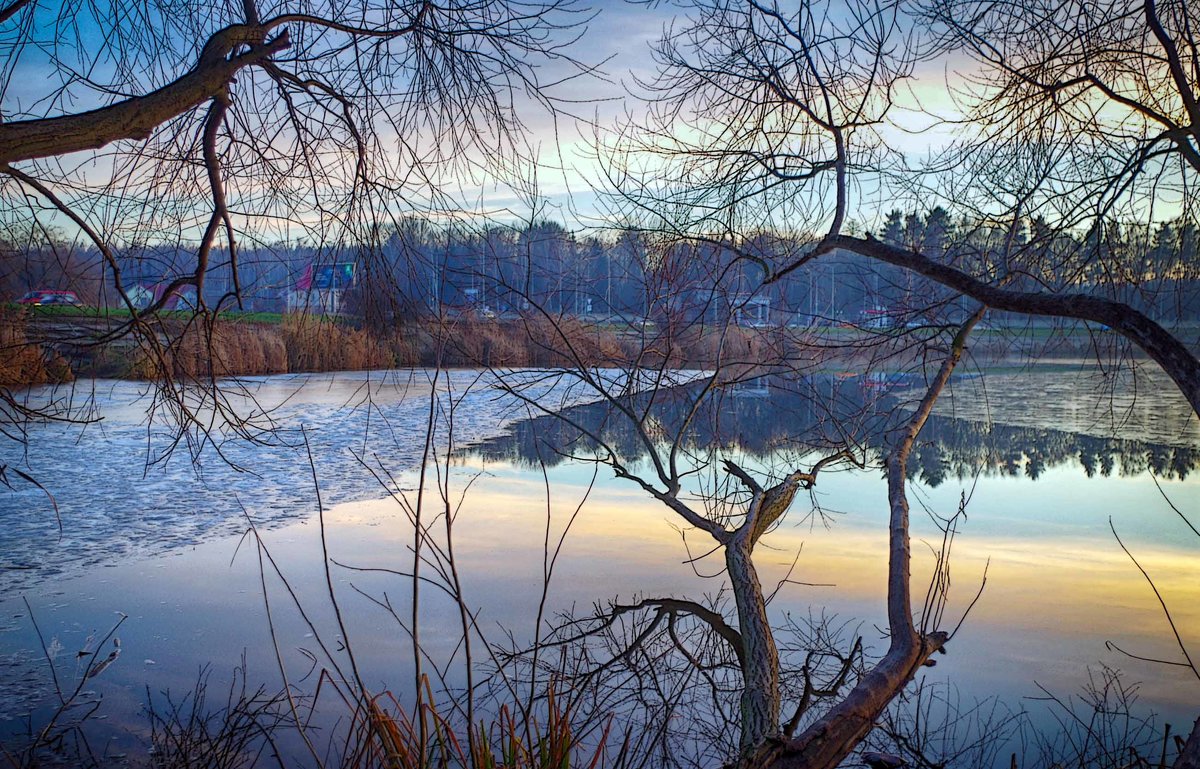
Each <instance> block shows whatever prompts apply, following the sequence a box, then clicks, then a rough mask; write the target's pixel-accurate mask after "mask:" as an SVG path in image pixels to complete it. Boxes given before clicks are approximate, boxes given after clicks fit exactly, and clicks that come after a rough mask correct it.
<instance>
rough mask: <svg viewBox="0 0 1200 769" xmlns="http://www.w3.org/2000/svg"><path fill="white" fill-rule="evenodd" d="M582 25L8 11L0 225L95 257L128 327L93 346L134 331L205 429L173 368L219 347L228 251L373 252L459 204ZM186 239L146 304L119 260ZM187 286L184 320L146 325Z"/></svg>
mask: <svg viewBox="0 0 1200 769" xmlns="http://www.w3.org/2000/svg"><path fill="white" fill-rule="evenodd" d="M588 16H589V13H588V12H587V11H585V10H583V9H580V8H577V7H576V6H575V5H574V4H573V0H550V1H549V2H540V0H535V2H524V1H523V0H522V1H519V2H509V1H508V0H466V1H465V2H457V0H456V1H455V2H451V3H442V4H435V3H430V2H424V1H418V2H405V3H391V2H376V1H375V0H348V1H346V2H342V1H341V0H339V1H338V2H333V3H328V4H320V5H318V6H313V5H312V4H310V3H304V2H296V3H274V4H261V3H258V2H255V0H245V2H222V3H217V4H216V5H213V4H210V3H184V4H182V5H181V4H178V3H173V2H158V1H157V0H112V2H104V3H98V4H97V3H86V2H81V3H76V2H67V3H54V4H46V3H37V2H30V1H29V0H11V2H8V3H6V4H5V5H3V7H0V118H2V119H0V199H2V200H3V205H2V206H0V210H2V211H3V213H2V214H0V227H2V228H4V230H5V232H6V234H11V233H14V232H17V233H19V232H29V231H34V232H36V231H39V230H41V231H44V230H48V229H50V228H60V230H61V231H62V232H63V233H65V234H66V236H67V237H69V238H70V239H73V240H77V241H82V242H83V243H85V244H87V246H88V247H89V248H91V249H94V251H95V253H96V254H97V258H98V259H100V260H101V261H102V262H103V264H104V267H105V284H106V286H107V287H108V291H109V292H110V293H107V295H101V296H100V298H99V301H100V304H101V305H102V306H104V305H110V304H111V305H115V306H118V307H122V308H124V309H126V310H128V320H119V321H115V322H113V323H111V324H109V325H107V326H103V327H102V329H101V332H100V333H99V334H98V335H96V336H95V338H90V339H89V340H88V341H92V342H105V341H109V340H111V339H113V338H117V337H120V336H122V335H126V334H131V335H132V336H133V337H134V338H135V339H136V341H137V342H138V343H139V344H140V345H141V346H142V347H143V348H144V349H146V350H147V351H148V358H149V360H151V361H153V362H155V363H156V365H155V373H156V374H157V376H158V377H159V378H160V379H161V380H162V382H163V384H164V387H163V390H162V392H163V393H164V394H168V395H171V394H173V395H171V397H168V398H166V402H167V403H169V404H173V406H174V409H173V410H174V412H175V413H174V417H175V418H176V419H177V420H178V421H179V422H180V423H181V424H183V425H185V426H187V427H189V428H192V429H196V430H200V431H203V430H205V429H208V428H210V427H211V424H208V423H206V422H205V421H204V420H203V418H202V417H199V416H197V412H198V411H202V410H203V409H200V408H197V407H195V404H194V403H192V404H190V405H189V403H188V402H187V401H186V399H185V398H183V397H182V396H181V395H179V391H180V388H181V387H182V386H184V385H185V384H187V383H186V382H176V381H175V374H174V373H173V371H172V366H171V364H170V360H171V357H172V352H173V350H174V347H175V346H176V345H177V344H178V343H179V340H180V339H182V338H183V337H184V336H185V335H186V334H188V333H189V331H190V332H191V336H193V337H199V338H205V337H211V335H212V319H213V317H214V316H215V314H217V313H219V312H221V311H223V310H226V309H229V308H237V307H240V306H242V300H243V296H244V288H243V285H242V282H241V271H240V269H239V256H240V253H241V251H240V249H241V248H242V247H243V246H245V245H246V244H249V245H251V246H259V247H265V246H266V245H267V244H271V243H285V244H286V243H295V242H297V241H299V240H301V239H302V238H303V239H307V240H308V242H310V243H316V244H319V245H320V247H321V249H323V250H324V251H328V252H330V253H334V254H340V255H341V257H340V260H341V261H355V260H363V259H371V258H373V257H374V256H375V255H376V253H375V251H373V250H372V248H371V244H373V243H375V242H376V241H377V240H378V236H379V232H380V231H381V224H384V223H387V222H389V221H391V222H396V221H398V220H399V218H400V217H402V216H404V215H406V214H411V213H412V212H415V211H422V210H425V211H428V210H433V209H445V208H448V207H458V206H459V205H460V203H459V202H458V201H457V199H456V198H455V194H456V190H455V186H456V185H459V184H467V183H471V182H472V181H478V180H479V179H480V178H482V176H483V175H485V174H493V175H495V174H500V175H502V174H505V173H507V172H508V171H509V170H511V166H512V164H513V163H517V162H521V161H522V159H523V158H524V157H525V152H524V145H523V139H522V131H523V124H522V118H521V116H520V114H519V113H520V110H521V109H523V108H532V109H541V110H549V111H550V112H552V113H553V111H554V110H555V109H556V101H555V97H554V89H553V87H554V85H555V82H547V81H546V79H545V76H544V75H542V74H541V73H542V72H544V71H546V65H552V66H551V67H550V68H551V69H552V70H553V71H554V72H555V73H557V74H556V75H555V76H554V77H557V78H559V79H560V80H559V82H561V80H562V79H570V78H572V77H575V76H579V75H580V74H581V73H583V72H585V71H586V68H584V67H582V66H580V65H579V64H578V63H577V62H575V61H574V60H573V59H572V58H571V57H570V56H569V55H568V54H567V52H566V46H568V45H569V44H570V43H571V42H572V39H573V37H574V36H575V35H577V34H578V32H577V31H573V28H575V27H576V26H577V25H580V24H582V23H583V22H584V21H585V20H586V19H587V18H588ZM5 239H6V240H7V241H10V242H16V241H15V239H14V238H12V237H7V236H6V237H5ZM181 243H182V244H185V248H186V249H187V256H186V258H185V259H182V260H180V261H179V262H178V263H169V262H162V263H156V262H155V261H154V260H153V257H151V256H149V255H147V257H146V259H145V261H144V262H141V263H139V264H141V265H143V266H144V267H145V270H147V271H149V272H151V273H154V279H155V281H156V282H157V281H161V282H162V283H163V284H165V288H164V289H163V290H162V291H160V292H159V293H158V295H157V298H156V299H155V300H154V301H153V302H152V303H151V304H150V306H149V307H145V308H142V307H140V306H139V304H138V303H136V302H135V301H134V298H133V296H132V295H131V293H130V289H131V287H132V286H131V278H129V277H128V276H127V275H126V270H127V268H128V262H127V261H126V260H124V259H123V257H124V256H125V255H126V254H127V253H130V252H137V251H138V249H141V248H144V247H146V246H147V245H149V246H152V247H153V246H156V245H161V244H166V245H168V246H170V247H171V248H175V247H176V246H177V245H178V244H181ZM334 258H337V257H334ZM206 287H211V288H216V289H217V290H216V291H215V292H210V291H206V290H205V289H206ZM184 289H188V290H192V291H194V295H195V297H196V299H195V302H196V308H197V310H198V312H197V313H196V316H195V317H194V318H193V319H192V320H191V321H190V322H188V323H184V324H180V323H179V322H178V321H176V322H174V323H169V324H168V323H161V322H158V321H156V320H155V318H156V315H157V314H158V311H159V310H161V309H164V308H165V307H167V305H168V302H171V301H173V297H174V296H176V295H177V294H178V293H179V292H181V291H183V290H184ZM214 296H215V299H214V298H212V297H214ZM199 379H200V382H199V383H200V384H207V385H208V387H209V390H210V397H209V399H208V401H209V402H208V405H209V406H211V407H213V408H214V409H215V410H216V411H217V412H218V413H223V415H224V417H225V418H228V419H229V420H230V421H231V422H234V423H236V421H237V420H236V419H235V418H234V416H233V414H232V413H231V412H230V411H229V410H227V409H225V408H223V400H222V398H221V396H220V394H219V392H218V391H217V388H215V386H213V385H212V382H211V379H212V378H211V377H207V378H205V377H200V378H199ZM206 379H207V381H205V380H206ZM192 384H195V383H192ZM200 389H201V390H203V389H204V388H200ZM243 432H244V433H245V435H246V437H250V435H251V434H252V431H251V430H245V431H243Z"/></svg>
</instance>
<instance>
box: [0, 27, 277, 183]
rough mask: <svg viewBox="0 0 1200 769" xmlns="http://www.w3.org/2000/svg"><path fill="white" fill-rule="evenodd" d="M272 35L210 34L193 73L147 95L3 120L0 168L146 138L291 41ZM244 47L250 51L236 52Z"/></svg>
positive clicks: (263, 31)
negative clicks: (60, 112)
mask: <svg viewBox="0 0 1200 769" xmlns="http://www.w3.org/2000/svg"><path fill="white" fill-rule="evenodd" d="M267 35H268V29H267V28H266V27H257V26H249V25H245V24H237V25H233V26H230V27H225V28H224V29H222V30H220V31H218V32H216V33H215V34H214V35H213V36H212V37H210V38H209V40H208V43H207V44H206V45H205V47H204V51H203V52H202V53H201V55H200V60H199V61H198V62H197V64H196V66H195V67H194V68H193V69H192V70H191V71H190V72H188V73H187V74H185V75H183V76H182V77H180V78H178V79H177V80H174V81H172V82H171V83H168V84H167V85H165V86H163V87H162V88H159V89H157V90H155V91H151V92H150V93H148V94H146V95H144V96H135V97H133V98H131V99H125V100H123V101H119V102H117V103H116V104H110V105H109V106H107V107H100V108H99V109H94V110H91V111H88V112H81V113H78V114H74V115H62V116H60V117H52V118H42V119H38V120H18V121H15V122H11V123H0V166H5V165H8V164H10V163H16V162H20V161H22V160H32V159H34V158H43V157H51V156H55V155H65V154H67V153H70V152H79V151H81V150H92V149H99V148H100V147H103V146H104V145H106V144H110V143H112V142H114V141H118V140H121V139H133V140H139V141H141V140H145V139H147V138H149V136H150V134H151V133H152V132H153V131H154V129H155V128H156V127H157V126H159V125H161V124H162V123H164V122H166V121H168V120H170V119H171V118H174V117H176V116H178V115H181V114H183V113H184V112H187V111H188V110H190V109H192V108H194V107H197V106H199V105H200V104H203V103H204V102H206V101H208V100H209V99H212V98H214V97H216V96H218V95H220V94H222V93H224V92H225V89H226V88H227V87H228V86H229V83H230V81H231V80H233V77H234V75H236V74H237V73H238V72H239V71H240V70H242V69H244V68H245V67H248V66H250V65H252V64H256V63H258V62H260V61H265V60H266V59H268V58H269V57H271V56H272V55H274V54H276V53H278V52H280V51H282V50H284V49H286V48H288V46H290V45H291V42H290V39H289V37H288V32H287V30H286V29H285V30H283V31H281V32H280V33H279V34H277V35H275V36H274V37H268V36H267ZM244 46H249V47H250V50H249V51H247V52H245V53H242V54H239V55H236V56H230V54H233V53H234V52H235V51H236V50H238V49H239V48H242V47H244Z"/></svg>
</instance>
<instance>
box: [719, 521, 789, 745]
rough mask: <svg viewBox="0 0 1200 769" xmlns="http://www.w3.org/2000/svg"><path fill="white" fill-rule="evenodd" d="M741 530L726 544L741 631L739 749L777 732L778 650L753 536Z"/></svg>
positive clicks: (758, 742)
mask: <svg viewBox="0 0 1200 769" xmlns="http://www.w3.org/2000/svg"><path fill="white" fill-rule="evenodd" d="M748 534H749V532H744V533H743V534H742V535H741V536H735V537H734V538H733V539H732V540H731V541H730V542H729V543H728V544H727V545H726V546H725V564H726V566H727V568H728V570H729V582H730V584H731V585H732V586H733V596H734V599H735V600H736V602H737V614H738V624H739V625H740V627H739V628H738V630H739V631H740V632H741V635H742V650H743V653H742V658H741V659H742V701H741V711H742V733H741V744H740V747H741V751H742V753H743V754H745V753H746V752H747V751H749V750H751V749H752V748H753V747H754V746H756V745H759V744H762V743H763V742H764V741H765V740H767V739H769V738H772V737H775V736H776V735H778V733H779V710H780V695H779V650H778V649H777V648H776V646H775V637H774V636H773V635H772V633H771V626H770V625H769V624H768V622H767V604H766V599H765V597H764V596H763V591H762V584H761V583H760V582H759V581H758V572H757V571H755V569H754V564H753V562H752V561H751V559H750V556H751V553H752V548H753V544H752V540H751V539H750V537H749V536H746V535H748Z"/></svg>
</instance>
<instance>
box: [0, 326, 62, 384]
mask: <svg viewBox="0 0 1200 769" xmlns="http://www.w3.org/2000/svg"><path fill="white" fill-rule="evenodd" d="M71 378H72V374H71V367H70V365H69V364H68V363H67V361H66V359H64V358H63V357H62V356H61V355H58V354H57V353H55V352H53V351H51V350H48V349H46V348H44V347H43V346H42V345H39V344H36V343H35V342H33V341H31V340H30V339H29V336H28V334H27V329H26V318H25V313H24V312H22V311H21V310H11V309H4V308H0V387H20V386H27V385H35V384H46V383H49V382H68V381H70V380H71Z"/></svg>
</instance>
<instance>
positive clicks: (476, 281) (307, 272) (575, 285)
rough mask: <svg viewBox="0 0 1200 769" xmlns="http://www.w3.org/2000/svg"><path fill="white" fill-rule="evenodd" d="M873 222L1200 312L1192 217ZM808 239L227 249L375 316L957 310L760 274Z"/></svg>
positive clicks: (864, 271) (910, 295) (60, 248)
mask: <svg viewBox="0 0 1200 769" xmlns="http://www.w3.org/2000/svg"><path fill="white" fill-rule="evenodd" d="M872 235H873V236H874V237H877V238H879V239H881V240H885V241H888V242H890V243H893V244H897V245H904V246H909V247H912V248H916V249H920V250H922V251H924V252H925V253H928V254H930V255H932V256H934V257H935V258H937V259H940V260H945V261H946V262H949V263H955V264H958V265H960V266H963V267H965V268H967V269H968V270H970V271H971V272H973V273H975V274H978V275H990V276H994V277H996V278H1000V277H1004V278H1005V279H1006V280H1007V281H1008V285H1010V286H1012V287H1021V286H1023V285H1025V286H1028V287H1030V288H1033V287H1035V286H1036V287H1037V288H1038V289H1039V290H1045V289H1046V288H1049V289H1050V290H1055V291H1072V292H1087V293H1094V294H1102V295H1105V296H1110V297H1114V298H1118V299H1121V300H1122V301H1126V302H1128V303H1130V304H1132V305H1133V306H1135V307H1137V308H1139V309H1141V310H1143V311H1145V312H1147V313H1149V314H1150V315H1151V316H1152V317H1155V318H1159V319H1162V320H1165V321H1168V322H1171V321H1177V320H1183V321H1194V320H1197V319H1200V253H1198V244H1197V240H1198V238H1197V227H1196V225H1195V223H1193V222H1191V221H1190V220H1179V221H1175V222H1170V223H1164V224H1160V225H1157V226H1155V227H1150V226H1146V225H1129V224H1120V223H1117V222H1106V223H1104V224H1103V225H1100V226H1096V227H1094V228H1093V229H1092V230H1090V231H1087V232H1063V231H1061V230H1057V229H1055V228H1053V227H1051V226H1049V225H1048V224H1047V223H1046V222H1045V221H1044V220H1043V219H1041V218H1033V219H1029V220H1021V221H1019V222H1017V226H1016V227H1013V226H1012V225H1011V224H1008V225H1003V224H998V223H977V222H966V221H954V220H953V219H952V218H951V217H950V216H949V214H947V212H946V211H945V210H944V209H942V208H940V207H939V208H933V209H931V210H929V211H927V212H924V213H923V214H918V213H909V214H904V213H903V212H900V211H893V212H891V213H890V214H888V215H887V217H886V220H885V222H884V226H883V228H882V229H881V230H880V231H878V232H875V233H872ZM812 242H813V238H811V237H808V236H799V235H787V234H781V233H766V232H760V233H752V234H748V235H746V236H744V237H741V238H739V239H737V240H736V241H735V240H731V239H728V238H714V239H712V240H711V241H706V242H698V241H696V240H683V239H678V238H673V237H670V236H667V235H663V234H659V233H647V232H621V233H618V234H614V235H592V234H578V233H574V232H571V231H568V230H567V229H565V228H564V227H562V226H561V225H559V224H556V223H553V222H548V221H542V222H536V223H533V224H530V225H526V226H519V227H501V226H487V227H475V228H472V227H466V226H441V225H435V224H434V223H432V222H431V221H429V220H425V219H420V218H410V219H406V220H403V221H402V222H401V223H400V224H398V225H396V226H395V227H392V228H390V229H388V230H385V231H381V232H380V233H379V235H378V237H377V238H376V239H375V240H374V241H373V242H369V243H361V244H332V245H313V244H306V243H303V242H301V243H286V244H285V243H278V244H274V245H262V244H253V243H243V244H242V245H241V247H240V249H239V252H238V258H237V265H238V276H239V279H240V288H241V307H242V309H246V310H256V311H283V310H285V309H286V308H287V307H288V301H289V296H290V297H291V299H292V300H293V303H294V301H295V296H296V294H297V293H304V292H310V291H319V290H321V283H320V279H319V276H320V275H321V274H322V272H321V268H322V267H323V266H324V267H332V266H335V265H352V266H351V267H350V268H349V270H350V271H352V272H353V280H352V282H351V284H350V286H349V287H347V288H345V289H344V291H343V290H342V289H340V288H339V289H336V290H339V291H343V293H344V296H339V298H338V307H339V310H340V311H341V312H342V313H343V314H349V315H352V316H356V317H359V318H362V319H363V321H364V322H366V323H368V324H376V323H377V324H383V325H387V324H391V323H395V322H396V321H397V320H406V319H414V318H420V317H428V316H435V315H445V314H449V315H456V314H463V313H468V312H471V313H476V314H479V315H481V316H483V317H492V316H503V315H504V314H506V313H518V312H521V311H524V310H528V309H530V308H531V307H535V306H536V307H539V308H542V309H544V310H545V311H547V312H549V313H551V314H556V315H572V316H585V317H593V318H606V317H619V318H623V319H626V320H628V319H632V318H639V319H640V318H647V319H651V320H653V321H655V322H659V323H662V322H666V321H671V322H681V323H692V322H696V321H704V322H721V321H724V320H727V319H733V320H735V321H737V322H741V323H743V324H747V325H763V324H769V325H789V324H799V325H807V324H810V323H823V322H845V321H859V320H861V319H862V317H863V316H864V314H870V313H885V314H890V315H891V316H894V320H896V321H904V320H905V319H906V318H916V319H921V318H929V317H931V316H932V315H937V314H939V313H942V314H943V317H944V316H945V315H948V316H951V318H952V317H953V316H955V315H956V314H959V313H961V311H962V308H961V307H960V306H959V305H958V303H957V301H956V300H955V299H954V297H953V296H952V295H951V294H950V293H949V292H948V291H947V290H946V289H944V288H941V287H939V286H934V285H931V284H929V283H928V282H926V281H924V280H922V279H919V278H917V277H914V276H912V275H910V274H908V273H906V272H904V271H902V270H900V269H898V268H894V267H890V266H883V265H878V264H875V263H873V262H869V261H867V260H864V259H862V258H860V257H858V256H855V255H852V254H848V253H840V252H835V253H833V254H829V255H825V256H822V257H821V258H820V259H817V260H815V261H814V262H812V263H811V264H809V265H806V266H805V267H804V268H803V269H800V270H796V271H793V272H790V273H788V274H787V275H786V276H785V277H784V278H783V279H781V280H778V281H775V282H773V283H772V284H771V285H769V286H767V287H765V288H763V287H760V283H761V280H762V278H763V276H764V274H765V270H771V269H775V268H777V267H780V266H783V265H786V264H789V263H791V262H792V261H794V260H795V259H796V258H797V257H798V256H801V255H803V253H804V252H805V251H806V250H807V249H808V248H810V247H811V245H812ZM0 249H2V250H3V260H2V263H3V267H2V269H0V301H3V300H8V301H11V300H13V299H15V298H17V297H19V296H20V295H22V294H23V293H24V292H26V291H28V290H31V289H35V288H59V289H71V290H74V291H76V292H77V293H78V294H79V295H80V297H81V299H83V301H84V302H86V303H88V304H92V305H95V306H102V307H103V306H109V307H113V306H119V305H120V304H121V302H120V301H119V297H118V295H117V293H116V291H115V290H114V283H113V280H112V275H111V272H110V271H109V270H108V269H107V268H105V266H104V263H103V260H102V259H101V258H100V255H99V254H98V253H97V252H96V251H95V249H93V248H90V247H88V246H85V245H80V244H79V243H70V242H65V241H64V242H58V241H54V242H48V241H47V240H46V236H45V234H44V233H40V232H39V233H31V234H30V235H29V237H28V238H27V239H26V242H11V241H9V242H3V243H0ZM116 261H117V263H118V266H119V269H120V272H121V277H122V282H123V284H124V286H125V287H126V288H127V289H129V288H132V287H134V286H138V287H150V286H154V285H160V286H161V285H164V284H165V283H167V282H169V281H171V280H173V279H175V278H178V277H180V276H181V275H185V274H187V273H190V272H191V271H192V270H193V269H194V264H195V254H194V250H193V249H192V248H191V247H190V246H187V245H162V244H159V245H135V246H127V247H124V248H120V249H117V250H116ZM210 264H211V265H212V266H211V268H210V269H209V271H208V274H207V276H206V278H205V284H204V292H203V294H204V299H205V301H206V302H207V303H208V305H209V306H210V307H215V306H217V305H218V303H220V302H222V299H223V300H224V301H223V304H222V306H223V307H232V306H234V305H235V301H234V298H233V290H234V283H233V278H232V273H231V271H230V260H229V255H228V253H227V252H221V251H219V250H218V251H216V252H214V253H213V255H212V256H211V257H210ZM314 275H317V276H318V278H317V280H316V281H315V282H314ZM889 322H892V321H891V320H889Z"/></svg>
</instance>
